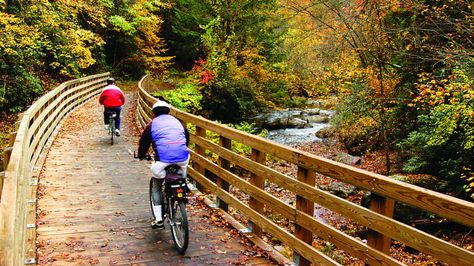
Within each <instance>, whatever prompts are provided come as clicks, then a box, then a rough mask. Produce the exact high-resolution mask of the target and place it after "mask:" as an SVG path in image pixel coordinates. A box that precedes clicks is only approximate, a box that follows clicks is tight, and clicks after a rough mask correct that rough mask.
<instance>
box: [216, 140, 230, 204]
mask: <svg viewBox="0 0 474 266" xmlns="http://www.w3.org/2000/svg"><path fill="white" fill-rule="evenodd" d="M219 144H220V145H221V146H222V147H223V148H226V149H228V150H231V149H232V140H230V139H228V138H225V137H223V136H220V137H219ZM218 163H219V166H220V167H221V168H222V169H225V170H229V169H230V162H229V161H228V160H226V159H224V158H222V157H219V160H218ZM217 186H218V187H220V188H222V189H223V190H225V191H229V183H227V182H226V181H225V180H223V179H222V178H218V179H217ZM218 207H219V208H221V209H222V210H224V211H226V212H227V211H228V210H229V206H228V204H227V203H225V202H224V201H223V200H219V206H218Z"/></svg>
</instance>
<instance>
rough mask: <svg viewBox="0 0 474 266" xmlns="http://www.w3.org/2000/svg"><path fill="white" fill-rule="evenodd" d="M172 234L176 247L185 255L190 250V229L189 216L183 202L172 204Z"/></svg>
mask: <svg viewBox="0 0 474 266" xmlns="http://www.w3.org/2000/svg"><path fill="white" fill-rule="evenodd" d="M171 212H172V213H171V215H170V216H171V217H170V218H171V219H170V225H171V234H172V235H173V241H174V246H175V248H176V249H177V250H178V253H179V254H184V252H186V249H187V248H188V242H189V228H188V215H187V214H186V207H185V206H184V203H183V202H178V201H173V203H172V204H171Z"/></svg>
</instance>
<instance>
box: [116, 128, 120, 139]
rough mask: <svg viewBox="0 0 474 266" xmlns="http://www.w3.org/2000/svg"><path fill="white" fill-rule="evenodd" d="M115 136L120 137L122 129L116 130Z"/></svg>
mask: <svg viewBox="0 0 474 266" xmlns="http://www.w3.org/2000/svg"><path fill="white" fill-rule="evenodd" d="M115 136H117V137H120V130H119V129H116V130H115Z"/></svg>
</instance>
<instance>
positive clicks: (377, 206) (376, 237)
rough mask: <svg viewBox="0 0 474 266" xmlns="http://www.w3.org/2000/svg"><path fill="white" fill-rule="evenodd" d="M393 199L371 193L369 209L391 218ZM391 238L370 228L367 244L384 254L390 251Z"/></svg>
mask: <svg viewBox="0 0 474 266" xmlns="http://www.w3.org/2000/svg"><path fill="white" fill-rule="evenodd" d="M394 205H395V204H394V200H393V199H389V198H385V197H382V196H379V195H377V194H375V193H372V195H371V199H370V209H371V210H372V211H375V212H377V213H380V214H383V215H385V216H387V217H390V218H392V216H393V210H394ZM391 242H392V239H391V238H390V237H388V236H386V235H383V234H381V233H379V232H376V231H374V230H371V229H370V228H369V232H368V235H367V244H368V245H369V246H371V247H373V248H375V249H377V250H379V251H381V252H383V253H385V254H389V252H390V244H391Z"/></svg>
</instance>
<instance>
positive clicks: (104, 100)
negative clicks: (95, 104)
mask: <svg viewBox="0 0 474 266" xmlns="http://www.w3.org/2000/svg"><path fill="white" fill-rule="evenodd" d="M99 103H100V104H103V105H104V106H105V107H120V106H122V105H123V104H124V103H125V95H123V92H122V90H120V89H119V87H117V86H115V85H108V86H107V87H105V88H104V89H103V90H102V93H101V94H100V97H99Z"/></svg>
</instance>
